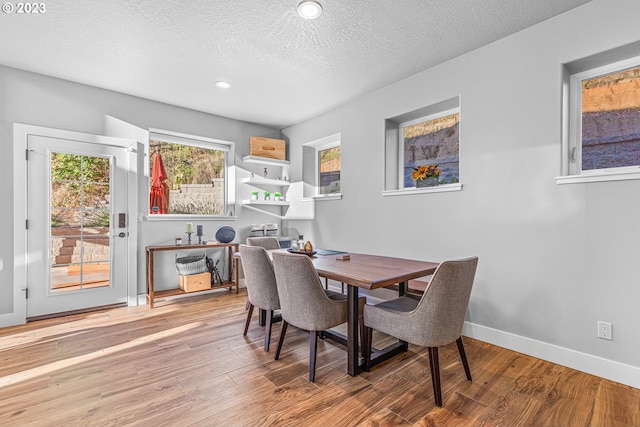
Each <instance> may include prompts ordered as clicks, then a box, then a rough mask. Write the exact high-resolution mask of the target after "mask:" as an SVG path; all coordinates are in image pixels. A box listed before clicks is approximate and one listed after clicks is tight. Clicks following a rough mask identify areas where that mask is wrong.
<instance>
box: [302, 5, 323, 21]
mask: <svg viewBox="0 0 640 427" xmlns="http://www.w3.org/2000/svg"><path fill="white" fill-rule="evenodd" d="M321 14H322V5H320V3H318V2H317V1H301V2H300V4H299V5H298V15H300V16H302V17H303V18H304V19H316V18H317V17H318V16H320V15H321Z"/></svg>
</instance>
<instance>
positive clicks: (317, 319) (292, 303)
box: [272, 252, 347, 331]
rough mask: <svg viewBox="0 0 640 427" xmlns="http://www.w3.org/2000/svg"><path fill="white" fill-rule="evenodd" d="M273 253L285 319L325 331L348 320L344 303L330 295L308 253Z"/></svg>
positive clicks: (299, 326)
mask: <svg viewBox="0 0 640 427" xmlns="http://www.w3.org/2000/svg"><path fill="white" fill-rule="evenodd" d="M272 256H273V266H274V269H275V274H276V284H277V286H278V294H279V295H280V307H281V313H282V318H283V319H284V320H286V321H287V322H288V323H290V324H292V325H293V326H295V327H297V328H300V329H304V330H307V331H324V330H326V329H329V328H333V327H334V326H336V325H340V324H342V323H344V322H346V321H347V312H346V310H345V306H344V304H343V303H342V304H341V303H337V302H334V301H332V300H331V299H330V298H329V297H328V296H327V294H326V293H325V291H324V289H323V287H322V283H321V281H320V277H319V276H318V272H317V271H316V269H315V267H314V266H313V263H312V262H311V259H310V258H309V257H308V256H306V255H298V254H290V253H285V252H283V253H280V252H274V253H273V254H272Z"/></svg>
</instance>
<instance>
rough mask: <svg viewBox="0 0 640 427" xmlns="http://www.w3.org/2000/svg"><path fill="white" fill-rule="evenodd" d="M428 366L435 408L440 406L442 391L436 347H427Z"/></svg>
mask: <svg viewBox="0 0 640 427" xmlns="http://www.w3.org/2000/svg"><path fill="white" fill-rule="evenodd" d="M428 350H429V366H430V367H431V383H432V384H433V398H434V400H435V402H436V406H442V389H441V388H440V361H439V360H438V347H428Z"/></svg>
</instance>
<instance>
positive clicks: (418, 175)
mask: <svg viewBox="0 0 640 427" xmlns="http://www.w3.org/2000/svg"><path fill="white" fill-rule="evenodd" d="M440 172H441V171H440V168H439V167H438V165H424V166H420V167H417V168H413V172H411V179H413V180H414V181H419V180H421V179H426V178H429V177H431V176H435V177H438V176H440Z"/></svg>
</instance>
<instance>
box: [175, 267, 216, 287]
mask: <svg viewBox="0 0 640 427" xmlns="http://www.w3.org/2000/svg"><path fill="white" fill-rule="evenodd" d="M179 277H180V289H182V290H183V291H185V292H196V291H203V290H205V289H211V273H209V272H208V271H207V272H204V273H200V274H190V275H188V276H179Z"/></svg>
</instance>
